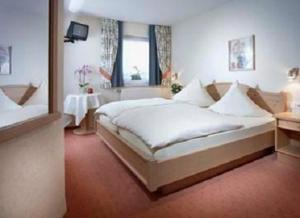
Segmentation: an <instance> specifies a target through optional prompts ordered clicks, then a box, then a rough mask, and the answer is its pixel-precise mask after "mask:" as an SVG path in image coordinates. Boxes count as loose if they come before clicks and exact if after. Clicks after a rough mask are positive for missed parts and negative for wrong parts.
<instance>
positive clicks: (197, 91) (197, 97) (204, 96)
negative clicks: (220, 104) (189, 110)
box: [173, 79, 215, 107]
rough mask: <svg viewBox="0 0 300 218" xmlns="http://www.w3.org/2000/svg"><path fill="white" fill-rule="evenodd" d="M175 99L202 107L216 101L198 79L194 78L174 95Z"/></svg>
mask: <svg viewBox="0 0 300 218" xmlns="http://www.w3.org/2000/svg"><path fill="white" fill-rule="evenodd" d="M173 99H174V100H175V101H182V102H187V103H190V104H194V105H198V106H200V107H208V106H210V105H212V104H213V103H215V101H214V100H213V99H212V97H211V96H210V95H209V94H208V92H207V91H206V89H205V88H204V87H203V86H202V84H201V83H200V81H199V80H198V79H194V80H193V81H192V82H190V83H189V84H188V85H187V86H186V87H184V88H183V89H182V91H181V92H179V93H177V94H176V95H174V96H173Z"/></svg>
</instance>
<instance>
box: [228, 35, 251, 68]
mask: <svg viewBox="0 0 300 218" xmlns="http://www.w3.org/2000/svg"><path fill="white" fill-rule="evenodd" d="M228 44H229V71H252V70H255V67H256V66H255V35H251V36H248V37H244V38H239V39H234V40H231V41H229V43H228Z"/></svg>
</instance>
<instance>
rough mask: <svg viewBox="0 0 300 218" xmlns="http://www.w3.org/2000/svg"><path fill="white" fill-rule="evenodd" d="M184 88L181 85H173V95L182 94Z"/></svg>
mask: <svg viewBox="0 0 300 218" xmlns="http://www.w3.org/2000/svg"><path fill="white" fill-rule="evenodd" d="M182 88H183V86H182V85H180V84H179V83H173V84H172V85H171V91H172V93H173V94H177V93H178V92H180V91H181V90H182Z"/></svg>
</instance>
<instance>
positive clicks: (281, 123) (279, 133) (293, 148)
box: [275, 112, 300, 158]
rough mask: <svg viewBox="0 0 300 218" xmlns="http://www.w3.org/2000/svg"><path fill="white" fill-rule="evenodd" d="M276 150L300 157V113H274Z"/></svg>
mask: <svg viewBox="0 0 300 218" xmlns="http://www.w3.org/2000/svg"><path fill="white" fill-rule="evenodd" d="M275 117H276V140H275V146H276V151H277V152H279V153H283V154H287V155H291V156H294V157H297V158H300V113H291V112H287V113H280V114H276V115H275Z"/></svg>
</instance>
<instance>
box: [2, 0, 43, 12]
mask: <svg viewBox="0 0 300 218" xmlns="http://www.w3.org/2000/svg"><path fill="white" fill-rule="evenodd" d="M0 8H3V9H7V10H12V11H23V12H26V13H36V14H43V15H46V14H48V9H49V0H22V1H20V0H0Z"/></svg>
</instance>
